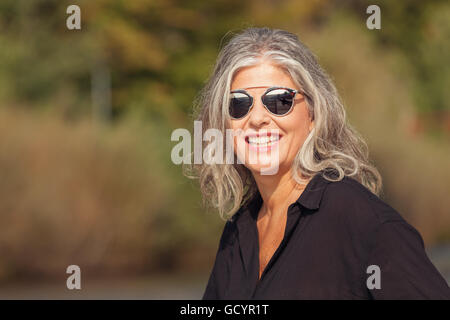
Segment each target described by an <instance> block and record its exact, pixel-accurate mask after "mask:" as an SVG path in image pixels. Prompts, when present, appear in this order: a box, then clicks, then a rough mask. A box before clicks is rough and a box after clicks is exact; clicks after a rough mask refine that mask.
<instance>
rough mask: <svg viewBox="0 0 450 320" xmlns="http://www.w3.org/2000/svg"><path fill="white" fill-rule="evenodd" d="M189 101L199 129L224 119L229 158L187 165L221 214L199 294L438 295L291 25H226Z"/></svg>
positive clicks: (437, 282) (443, 293)
mask: <svg viewBox="0 0 450 320" xmlns="http://www.w3.org/2000/svg"><path fill="white" fill-rule="evenodd" d="M198 107H199V109H198V116H197V119H198V120H200V121H201V122H202V127H203V130H204V131H206V130H208V129H211V128H214V129H218V130H220V131H221V132H222V133H225V131H226V130H227V129H228V130H230V129H231V130H232V132H233V135H232V138H233V139H232V141H233V143H232V144H231V145H232V148H233V150H234V160H235V161H233V162H232V163H229V162H225V161H224V162H222V163H219V162H215V163H211V162H210V161H209V162H208V163H204V164H200V165H196V166H195V169H196V173H197V176H198V178H199V180H200V185H201V190H202V193H203V197H204V199H205V200H207V201H208V202H210V203H211V204H212V205H213V206H215V207H216V208H217V209H218V210H219V212H220V213H221V214H222V216H224V217H231V218H230V219H228V221H227V222H226V224H225V228H224V230H223V234H222V237H221V239H220V244H219V249H218V252H217V256H216V260H215V263H214V267H213V270H212V273H211V276H210V278H209V281H208V284H207V288H206V291H205V293H204V296H203V298H204V299H396V298H400V299H402V298H407V299H418V298H431V299H449V298H450V289H449V287H448V285H447V283H446V281H445V280H444V279H443V278H442V276H441V275H440V274H439V272H438V271H437V270H436V268H435V267H434V266H433V265H432V263H431V262H430V260H429V259H428V257H427V255H426V253H425V251H424V244H423V241H422V238H421V236H420V235H419V233H418V232H417V231H416V230H415V229H414V228H413V227H412V226H410V225H409V224H408V223H407V222H406V221H405V220H404V219H403V218H402V217H401V216H400V215H399V214H398V213H397V212H396V211H395V210H394V209H393V208H391V207H390V206H389V205H387V204H386V203H384V202H383V201H382V200H380V198H379V197H378V196H379V194H380V191H381V177H380V174H379V173H378V171H377V169H376V168H375V167H374V166H373V165H372V164H371V163H370V161H369V159H368V150H367V145H366V144H365V143H364V141H363V140H362V138H361V137H360V136H359V135H358V134H357V132H355V130H353V129H352V127H351V126H350V125H349V124H347V123H346V118H345V111H344V108H343V105H342V103H341V101H340V99H339V97H338V94H337V92H336V89H335V87H334V85H333V83H332V81H331V80H330V78H329V77H328V76H327V75H326V73H325V72H324V71H323V70H322V69H321V67H320V66H319V65H318V63H317V61H316V59H315V58H314V55H313V54H312V53H311V52H310V51H309V50H308V48H306V47H305V46H304V45H303V44H302V43H301V42H300V41H299V40H298V39H297V37H296V36H295V35H293V34H291V33H289V32H286V31H282V30H272V29H268V28H250V29H247V30H244V31H243V32H241V33H240V34H237V35H235V36H234V37H233V38H232V39H231V40H230V41H229V43H228V44H227V45H226V46H225V47H224V48H223V49H222V51H221V52H220V55H219V57H218V60H217V63H216V66H215V69H214V72H213V74H212V76H211V78H210V80H209V82H208V83H207V85H206V86H205V88H204V90H203V92H202V95H201V96H200V99H199V101H198ZM216 146H217V145H216ZM229 147H230V144H225V145H224V146H223V148H224V149H227V148H228V149H229ZM209 150H211V149H209ZM252 159H253V161H251V160H252ZM268 159H270V165H269V166H268V163H269V161H268ZM272 160H276V161H272ZM264 170H266V171H264Z"/></svg>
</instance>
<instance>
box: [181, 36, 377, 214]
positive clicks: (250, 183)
mask: <svg viewBox="0 0 450 320" xmlns="http://www.w3.org/2000/svg"><path fill="white" fill-rule="evenodd" d="M261 59H270V61H271V62H273V63H274V64H276V65H277V66H279V67H280V68H282V69H284V70H285V71H286V72H288V74H289V75H290V76H291V78H292V79H293V81H294V83H295V84H296V85H297V86H298V87H299V88H301V90H302V91H303V93H304V96H305V98H306V104H307V107H308V111H309V114H310V117H311V119H312V120H314V128H313V129H312V130H311V132H310V133H309V135H308V137H307V138H306V140H305V142H304V143H303V145H302V147H301V148H300V150H298V153H297V155H296V157H295V160H294V162H293V164H292V166H293V169H297V170H292V173H293V178H294V179H295V181H296V182H297V183H299V184H305V183H306V182H307V181H309V179H310V178H311V177H313V176H314V175H315V174H317V173H319V172H320V174H322V175H323V177H324V178H325V179H327V180H329V181H340V180H342V179H343V178H344V176H349V177H352V178H353V179H355V180H357V181H358V182H360V183H361V184H362V185H364V186H365V187H366V188H367V189H369V190H370V191H371V192H372V193H374V194H376V195H377V196H378V195H380V193H381V188H382V179H381V175H380V173H379V172H378V170H377V169H376V168H375V166H374V165H372V164H371V162H370V160H369V152H368V147H367V144H366V143H365V141H364V140H363V138H362V137H361V136H360V134H359V133H358V132H357V131H356V130H355V129H353V128H352V126H351V125H350V124H348V123H347V120H346V113H345V110H344V106H343V104H342V102H341V99H340V97H339V95H338V93H337V90H336V88H335V86H334V84H333V82H332V80H331V79H330V77H329V76H328V75H327V74H326V72H325V71H324V70H323V69H322V68H321V67H320V65H319V64H318V62H317V59H316V57H315V56H314V54H313V53H312V52H311V51H310V50H309V49H308V48H307V47H306V46H305V45H304V44H303V43H302V42H301V41H300V40H299V39H298V38H297V36H296V35H294V34H292V33H290V32H287V31H284V30H278V29H270V28H248V29H245V30H243V31H242V32H240V33H238V34H236V35H234V36H233V37H232V38H231V39H230V41H229V42H228V43H227V44H226V45H225V46H224V47H223V48H222V50H221V51H220V53H219V56H218V59H217V61H216V64H215V67H214V71H213V73H212V75H211V76H210V78H209V80H208V81H207V83H206V85H205V86H204V88H203V89H202V90H201V91H200V94H199V95H198V96H197V99H196V101H195V103H194V118H196V120H198V121H201V122H202V131H203V132H202V133H204V132H205V131H206V130H208V129H210V128H214V129H218V130H220V131H221V132H225V130H226V129H227V128H228V121H229V119H230V118H229V114H228V104H229V92H230V87H231V82H232V79H233V76H234V74H235V73H236V72H237V71H238V70H239V69H241V68H243V67H247V66H252V65H256V64H258V63H259V62H260V61H261ZM224 149H225V147H224ZM299 172H301V175H300V174H299ZM185 174H186V175H187V176H188V177H191V178H198V179H199V183H200V190H201V192H202V197H203V202H204V204H205V205H208V206H212V207H213V208H216V209H218V211H219V214H220V216H221V217H222V218H223V219H228V218H230V217H231V216H232V215H233V214H234V213H235V212H236V211H237V210H238V209H239V208H240V207H241V206H242V205H244V204H245V203H246V202H247V201H248V200H249V199H251V198H252V197H253V195H254V194H255V192H256V191H257V186H256V183H255V180H254V179H253V176H252V174H251V172H250V170H248V169H247V168H246V167H245V166H244V165H243V164H239V163H237V161H234V162H233V164H206V163H203V164H194V165H187V166H185ZM302 177H305V178H304V179H303V178H302Z"/></svg>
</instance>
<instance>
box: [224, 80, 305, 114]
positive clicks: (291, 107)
mask: <svg viewBox="0 0 450 320" xmlns="http://www.w3.org/2000/svg"><path fill="white" fill-rule="evenodd" d="M254 88H265V87H248V88H243V89H237V90H233V91H230V94H231V93H243V94H245V95H246V96H248V97H249V98H250V99H251V102H252V104H251V105H250V107H249V108H248V111H247V113H246V114H245V115H243V116H242V117H240V118H235V117H233V116H232V115H231V113H230V112H229V111H228V113H229V115H230V117H231V119H233V120H239V119H243V118H245V117H246V116H247V115H248V114H249V113H250V111H251V110H252V108H253V105H254V102H255V99H254V98H253V96H252V95H250V94H249V93H248V92H247V91H246V89H254ZM277 89H286V90H287V91H289V92H290V93H292V94H293V96H292V104H291V106H290V108H289V111H288V112H286V113H284V114H276V113H273V112H272V111H270V110H269V108H268V107H267V106H266V105H265V104H264V102H263V97H264V96H265V95H266V94H268V93H269V92H271V91H273V90H277ZM299 92H300V91H298V90H295V89H292V88H288V87H269V88H267V90H266V91H265V92H264V93H263V94H262V95H261V103H262V104H263V106H264V108H266V110H267V111H268V112H269V113H270V114H271V115H274V116H276V117H284V116H287V115H288V114H289V113H290V112H291V111H292V109H293V108H294V100H295V96H296V94H297V93H299ZM230 100H231V99H230Z"/></svg>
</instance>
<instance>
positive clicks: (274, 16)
mask: <svg viewBox="0 0 450 320" xmlns="http://www.w3.org/2000/svg"><path fill="white" fill-rule="evenodd" d="M71 3H72V2H71V1H60V0H32V1H30V0H19V1H17V0H3V1H2V3H1V4H0V47H1V48H2V50H1V51H0V84H1V85H0V87H1V89H0V98H1V100H2V101H11V102H14V103H16V102H21V103H23V104H26V105H28V106H29V107H33V108H40V107H43V106H52V107H53V108H54V107H55V103H54V102H55V101H57V102H58V103H57V104H58V108H62V109H64V112H66V113H68V114H69V115H77V114H80V113H83V112H84V113H86V112H88V111H89V110H86V109H88V108H89V106H90V99H91V96H90V95H91V91H90V90H91V85H90V82H91V77H92V73H93V72H95V66H96V64H98V62H99V61H101V62H102V63H104V64H105V65H106V66H107V68H108V69H110V72H111V75H112V96H113V98H112V109H113V115H114V116H119V115H120V114H122V113H123V112H124V111H125V110H128V109H130V108H142V109H144V110H146V112H148V114H149V115H150V116H151V117H153V118H154V117H159V118H161V119H164V120H168V121H169V123H172V124H177V125H178V124H180V122H183V120H182V119H185V115H186V114H188V113H190V111H191V104H192V101H193V98H194V97H195V95H196V93H197V92H198V90H199V88H201V86H202V84H203V83H204V81H205V80H206V78H207V76H208V74H209V72H210V71H211V68H212V66H213V64H214V61H215V57H216V55H217V53H218V50H219V44H220V43H223V41H224V40H226V38H227V36H225V35H227V33H228V32H229V31H230V30H231V31H236V30H239V29H242V28H244V27H246V26H252V25H267V26H271V27H279V28H287V29H296V28H298V27H299V26H302V28H307V27H311V26H312V27H314V26H315V27H320V26H321V25H324V24H326V23H327V21H328V20H329V19H330V18H331V17H332V16H333V14H334V13H335V12H336V11H338V10H346V11H348V12H350V13H352V14H353V15H355V16H356V17H358V19H360V20H361V25H362V27H364V25H365V19H366V18H367V14H366V12H365V9H366V7H367V6H368V5H369V4H372V2H370V3H369V2H368V1H330V0H319V1H301V2H299V1H293V0H285V1H256V0H251V1H245V2H242V1H236V0H227V1H224V0H216V1H181V0H179V1H175V0H166V1H156V0H153V1H147V0H134V1H120V0H96V1H79V2H78V4H79V6H80V8H81V13H82V30H80V31H71V30H68V29H67V28H66V25H65V19H66V18H67V16H68V15H67V14H66V13H65V10H66V8H67V6H68V5H69V4H71ZM376 4H378V5H379V6H380V8H381V17H382V29H381V31H378V32H371V33H370V36H372V37H375V38H376V39H377V41H379V43H380V46H382V47H384V48H385V49H386V50H399V51H400V52H402V54H403V55H404V58H405V59H407V60H408V61H407V63H405V65H406V67H407V68H410V69H411V70H412V73H411V74H412V75H413V77H414V79H413V80H414V81H413V82H412V86H413V92H414V93H415V99H416V101H417V103H416V106H417V109H418V110H420V111H421V112H431V113H432V112H435V111H437V112H440V111H443V110H444V111H447V112H448V110H449V108H450V104H449V103H448V101H449V99H448V98H449V93H448V92H449V90H448V88H449V81H450V80H449V79H450V69H449V68H450V66H449V64H448V63H445V62H446V61H447V60H448V52H449V41H448V39H449V37H450V22H449V21H450V5H449V4H448V2H446V1H439V0H432V1H426V2H424V1H418V0H415V1H385V0H383V1H377V2H376ZM224 36H225V37H224ZM228 36H229V35H228ZM342 41H343V44H345V42H346V41H351V39H342Z"/></svg>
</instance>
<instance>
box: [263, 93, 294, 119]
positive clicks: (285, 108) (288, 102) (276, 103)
mask: <svg viewBox="0 0 450 320" xmlns="http://www.w3.org/2000/svg"><path fill="white" fill-rule="evenodd" d="M293 100H294V93H293V92H291V91H289V90H286V89H274V90H272V91H269V92H268V93H266V95H265V96H264V97H263V103H264V105H265V106H266V107H267V109H269V111H270V112H272V113H274V114H276V115H283V114H286V113H288V112H289V110H291V107H292V104H293Z"/></svg>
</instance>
